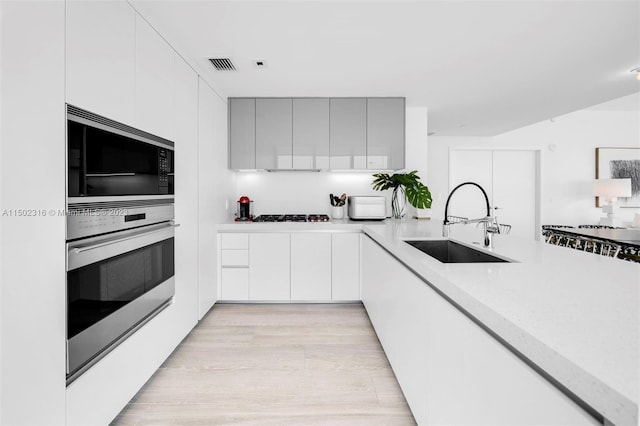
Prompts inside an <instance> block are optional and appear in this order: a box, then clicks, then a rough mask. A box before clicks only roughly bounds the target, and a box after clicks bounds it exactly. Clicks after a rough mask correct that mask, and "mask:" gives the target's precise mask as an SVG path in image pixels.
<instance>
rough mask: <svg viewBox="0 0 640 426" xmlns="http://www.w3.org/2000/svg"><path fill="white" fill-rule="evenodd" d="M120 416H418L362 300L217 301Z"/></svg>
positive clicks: (216, 420) (330, 421)
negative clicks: (348, 302)
mask: <svg viewBox="0 0 640 426" xmlns="http://www.w3.org/2000/svg"><path fill="white" fill-rule="evenodd" d="M113 424H116V425H130V424H147V425H151V424H152V425H159V424H175V425H185V424H198V425H226V424H240V425H350V426H351V425H394V426H395V425H414V424H415V421H414V419H413V417H412V416H411V412H410V411H409V407H408V406H407V403H406V401H405V399H404V397H403V395H402V391H401V390H400V388H399V386H398V383H397V381H396V379H395V377H394V375H393V372H392V370H391V367H390V366H389V363H388V361H387V358H386V357H385V355H384V352H383V351H382V348H381V347H380V343H379V342H378V339H377V337H376V335H375V332H374V331H373V328H372V326H371V323H370V322H369V318H368V317H367V314H366V312H365V310H364V308H363V307H362V305H359V304H354V305H329V304H327V305H225V304H223V305H215V306H214V308H213V309H212V310H211V311H210V312H209V313H208V314H207V316H206V317H205V318H204V319H203V320H202V321H201V322H200V324H199V325H198V326H197V327H196V328H195V329H194V330H193V331H192V332H191V334H189V336H187V338H186V339H185V340H184V341H183V342H182V344H181V345H180V346H179V347H178V348H177V349H176V351H175V352H174V353H173V354H172V355H171V357H169V359H167V361H166V362H165V363H164V364H163V365H162V367H161V368H160V369H159V370H158V371H157V372H156V373H155V374H154V375H153V377H152V378H151V379H150V380H149V381H148V382H147V384H146V385H145V386H144V387H143V388H142V389H141V390H140V392H138V394H137V395H136V396H135V397H134V398H133V399H132V400H131V402H130V403H129V404H128V405H127V406H126V407H125V409H124V410H123V411H122V412H121V413H120V414H119V415H118V417H117V418H116V419H115V421H114V423H113Z"/></svg>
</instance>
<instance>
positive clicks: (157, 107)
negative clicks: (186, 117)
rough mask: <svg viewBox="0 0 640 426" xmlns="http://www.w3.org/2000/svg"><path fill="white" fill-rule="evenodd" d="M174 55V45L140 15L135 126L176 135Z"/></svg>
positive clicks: (167, 135) (166, 135)
mask: <svg viewBox="0 0 640 426" xmlns="http://www.w3.org/2000/svg"><path fill="white" fill-rule="evenodd" d="M173 57H174V52H173V50H172V49H171V47H170V46H169V45H168V44H167V43H166V42H165V41H164V40H163V39H162V37H160V35H159V34H158V33H156V32H155V30H154V29H153V28H151V26H149V24H147V22H146V21H145V20H144V19H142V18H141V17H140V16H139V15H136V60H135V64H136V74H135V75H136V87H135V122H136V126H135V127H137V128H139V129H141V130H144V131H146V132H149V133H152V134H155V135H158V136H161V137H164V138H167V139H171V138H172V137H173V129H172V126H171V124H172V122H173V119H172V112H173V74H174V70H173V63H174V58H173Z"/></svg>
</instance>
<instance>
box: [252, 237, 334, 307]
mask: <svg viewBox="0 0 640 426" xmlns="http://www.w3.org/2000/svg"><path fill="white" fill-rule="evenodd" d="M252 248H253V247H252ZM291 300H300V301H305V300H306V301H314V300H316V301H319V300H331V234H329V233H324V232H323V233H320V232H316V233H293V234H291Z"/></svg>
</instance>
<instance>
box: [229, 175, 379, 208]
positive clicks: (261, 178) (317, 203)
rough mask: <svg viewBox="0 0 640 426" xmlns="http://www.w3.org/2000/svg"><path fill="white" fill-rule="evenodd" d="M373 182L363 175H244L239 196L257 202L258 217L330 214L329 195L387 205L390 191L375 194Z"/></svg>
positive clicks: (240, 182) (255, 204)
mask: <svg viewBox="0 0 640 426" xmlns="http://www.w3.org/2000/svg"><path fill="white" fill-rule="evenodd" d="M372 181H373V176H372V173H362V172H340V173H339V172H241V173H238V174H237V188H238V193H237V195H238V198H240V196H243V195H246V196H247V197H249V198H250V199H251V200H253V201H254V203H253V208H254V214H255V215H261V214H278V213H280V214H282V213H291V214H312V213H313V214H330V208H331V205H330V204H329V194H334V195H337V196H340V195H341V194H343V193H346V194H347V195H385V196H386V197H387V201H388V199H389V197H390V191H383V192H380V191H374V190H373V189H372V188H371V182H372ZM345 215H346V206H345Z"/></svg>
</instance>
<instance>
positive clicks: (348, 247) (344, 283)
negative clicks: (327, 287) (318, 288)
mask: <svg viewBox="0 0 640 426" xmlns="http://www.w3.org/2000/svg"><path fill="white" fill-rule="evenodd" d="M331 300H335V301H353V300H360V233H355V232H350V233H335V234H331Z"/></svg>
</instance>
